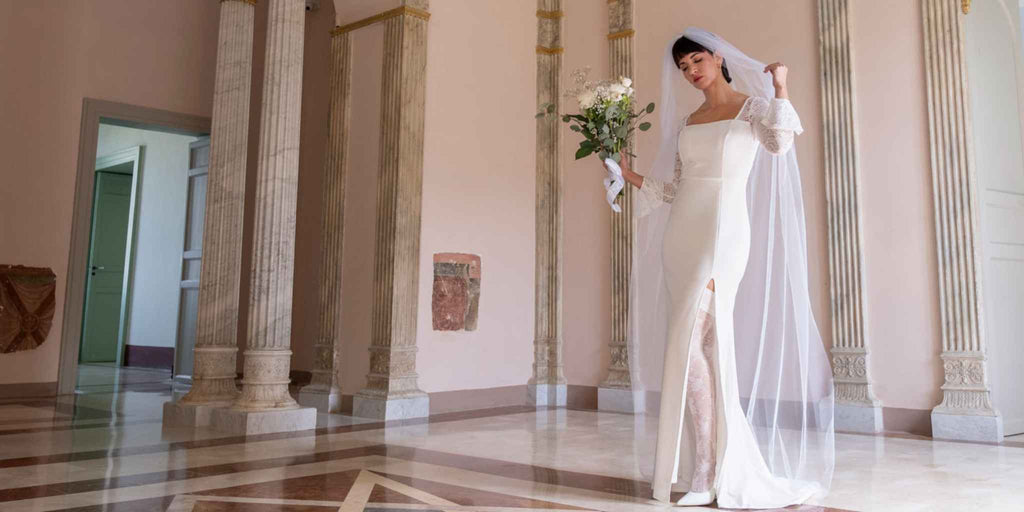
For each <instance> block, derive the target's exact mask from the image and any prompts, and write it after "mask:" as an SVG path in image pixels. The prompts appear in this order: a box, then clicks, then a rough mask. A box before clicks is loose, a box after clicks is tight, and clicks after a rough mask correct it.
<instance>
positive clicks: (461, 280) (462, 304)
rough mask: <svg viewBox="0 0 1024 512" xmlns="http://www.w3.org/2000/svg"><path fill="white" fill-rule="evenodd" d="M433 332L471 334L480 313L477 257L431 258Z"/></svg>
mask: <svg viewBox="0 0 1024 512" xmlns="http://www.w3.org/2000/svg"><path fill="white" fill-rule="evenodd" d="M432 305H433V326H434V330H435V331H475V330H476V324H477V317H478V315H479V312H480V256H477V255H475V254H459V253H441V254H435V255H434V295H433V300H432Z"/></svg>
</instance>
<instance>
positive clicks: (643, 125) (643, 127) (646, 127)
mask: <svg viewBox="0 0 1024 512" xmlns="http://www.w3.org/2000/svg"><path fill="white" fill-rule="evenodd" d="M637 128H639V129H640V131H642V132H646V131H647V130H649V129H650V128H651V123H640V126H637Z"/></svg>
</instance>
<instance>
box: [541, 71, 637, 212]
mask: <svg viewBox="0 0 1024 512" xmlns="http://www.w3.org/2000/svg"><path fill="white" fill-rule="evenodd" d="M589 72H590V68H583V69H578V70H576V71H573V73H572V78H573V81H574V82H575V83H576V86H577V87H576V88H574V89H570V90H569V91H567V92H566V96H569V97H574V98H575V99H576V101H577V103H578V104H579V109H580V111H579V114H563V115H562V121H563V122H565V123H568V124H569V129H570V130H572V131H574V132H576V133H579V134H580V135H582V136H583V140H582V141H580V146H579V149H577V150H576V159H577V160H579V159H581V158H584V157H586V156H588V155H591V154H594V153H596V154H597V157H598V158H600V159H601V161H602V162H604V164H605V168H607V169H608V177H607V178H605V179H604V187H605V190H606V192H607V193H606V197H607V199H608V204H609V205H610V206H611V207H612V210H614V211H615V212H620V211H622V208H620V207H619V205H617V204H615V199H616V198H617V197H618V196H619V194H620V193H621V192H622V190H623V188H625V180H623V178H622V169H621V168H620V167H619V161H620V159H621V155H620V152H621V151H622V150H623V149H627V148H628V147H629V141H630V139H631V138H632V136H633V133H634V132H635V131H636V130H640V131H642V132H643V131H647V130H648V129H650V127H651V123H649V122H640V121H642V120H643V118H644V117H646V116H647V115H648V114H650V113H651V112H654V103H650V104H648V105H647V107H645V108H644V109H643V110H641V111H640V112H639V113H637V112H635V111H634V101H635V97H634V95H633V87H632V85H633V81H632V80H630V79H629V78H627V77H620V78H619V79H618V80H601V81H598V82H591V81H588V80H587V74H589ZM542 108H543V109H544V110H543V111H542V112H541V113H539V114H537V117H538V118H540V117H544V116H547V115H553V114H554V113H555V105H554V104H550V103H549V104H547V105H544V106H543V107H542ZM627 152H628V149H627ZM627 154H629V155H630V156H635V155H633V154H632V153H627Z"/></svg>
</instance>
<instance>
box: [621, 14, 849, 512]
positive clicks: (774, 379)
mask: <svg viewBox="0 0 1024 512" xmlns="http://www.w3.org/2000/svg"><path fill="white" fill-rule="evenodd" d="M665 73H666V77H664V79H663V84H662V87H663V89H664V90H663V94H662V96H663V98H662V103H661V109H662V114H661V115H662V130H663V134H662V135H663V144H662V151H661V152H660V153H659V155H658V157H657V158H656V160H655V164H654V166H653V168H652V171H651V172H650V173H649V174H648V175H647V176H646V177H645V176H641V175H639V174H636V173H635V172H633V171H632V170H631V169H630V168H629V166H628V165H624V166H623V169H622V173H623V177H624V178H625V179H626V181H628V182H629V183H631V184H632V185H634V186H635V187H637V189H638V191H639V193H638V195H637V201H636V204H635V207H634V211H635V214H636V215H637V217H641V218H642V220H640V221H639V224H638V227H637V231H638V244H637V246H638V252H637V253H636V254H635V255H634V265H633V267H634V271H633V279H632V283H631V288H632V293H631V323H632V327H633V329H632V333H633V340H632V342H633V346H632V354H631V364H632V365H633V367H634V369H635V374H636V375H635V376H636V379H637V382H647V383H650V382H651V381H654V383H653V384H651V385H650V386H649V387H648V389H651V388H654V389H659V381H660V391H661V396H660V401H659V402H660V403H659V404H658V405H659V407H658V408H657V409H654V407H653V405H654V404H648V411H647V415H646V416H645V417H646V418H647V419H648V420H652V417H656V419H653V421H649V422H648V424H649V425H656V426H657V436H656V444H655V446H654V450H653V454H651V456H650V457H648V459H651V458H652V459H653V468H645V469H646V471H645V472H647V473H649V476H650V478H651V480H652V487H653V493H654V498H655V499H658V500H661V501H669V500H670V496H671V492H672V491H676V492H679V491H685V492H686V495H685V496H683V497H682V499H680V500H679V501H678V502H677V503H678V504H681V505H706V504H710V503H712V502H713V501H715V500H716V498H717V501H718V505H719V506H721V507H727V508H774V507H784V506H788V505H792V504H796V503H803V502H805V501H807V500H808V499H810V498H811V497H813V496H815V495H818V494H820V493H822V492H824V491H827V489H828V486H829V483H830V480H831V475H832V468H833V461H834V449H833V437H834V434H833V424H832V401H833V393H832V381H831V370H830V367H829V365H828V360H827V357H826V355H825V352H824V347H823V346H822V343H821V338H820V335H819V334H818V331H817V328H816V327H815V324H814V319H813V316H811V314H810V301H809V298H808V287H807V264H806V234H805V233H804V219H803V206H802V198H801V197H800V178H799V169H798V167H797V164H796V156H795V151H793V150H792V148H793V141H794V137H795V136H796V135H798V134H800V133H801V132H802V131H803V130H802V127H801V125H800V120H799V118H798V116H797V114H796V111H795V110H794V109H793V106H792V105H791V104H790V102H789V99H788V91H787V88H786V78H787V68H786V66H784V65H783V64H781V63H778V62H777V63H774V64H771V65H767V66H766V65H764V64H762V63H759V62H757V61H755V60H753V59H750V58H749V57H747V56H746V55H744V54H743V53H742V52H739V50H737V49H735V48H734V47H732V46H731V45H729V44H728V43H726V42H725V41H723V40H721V39H720V38H718V37H717V36H716V35H714V34H712V33H710V32H706V31H703V30H699V29H688V30H687V31H686V32H684V34H683V37H678V38H675V39H674V40H673V42H672V43H671V45H670V51H668V52H666V71H665ZM734 78H735V79H736V82H737V83H736V84H732V83H731V82H733V80H734ZM681 79H685V80H686V82H688V83H689V84H690V85H692V86H693V87H694V88H696V89H698V90H699V91H701V92H702V93H703V95H704V103H703V104H702V105H701V106H700V107H699V108H697V109H696V111H694V112H693V113H691V114H690V115H688V116H685V117H683V119H682V121H681V122H678V124H676V123H677V122H676V121H675V119H676V118H675V116H674V112H675V92H674V91H675V90H676V89H677V88H678V87H677V86H676V85H675V84H674V82H677V81H680V80H681ZM734 85H735V86H736V88H734V87H733V86H734ZM737 89H739V90H737ZM673 157H674V158H673ZM673 161H674V165H673V164H672V163H671V162H673ZM626 162H627V159H625V158H624V159H623V163H624V164H625V163H626ZM752 228H753V229H752ZM752 235H753V236H752ZM662 292H666V293H662ZM659 315H660V316H659ZM662 347H663V348H662ZM658 356H661V357H658ZM658 366H660V368H658ZM652 376H653V377H652ZM642 416H643V415H642ZM641 430H642V429H641ZM644 462H647V461H646V460H645V461H644Z"/></svg>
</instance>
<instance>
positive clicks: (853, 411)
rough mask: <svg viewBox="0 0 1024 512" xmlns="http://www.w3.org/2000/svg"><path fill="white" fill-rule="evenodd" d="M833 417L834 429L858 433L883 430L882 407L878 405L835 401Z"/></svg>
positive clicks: (874, 432)
mask: <svg viewBox="0 0 1024 512" xmlns="http://www.w3.org/2000/svg"><path fill="white" fill-rule="evenodd" d="M834 419H835V425H836V430H842V431H846V432H857V433H860V434H877V433H879V432H882V431H883V430H884V427H883V425H882V408H881V407H878V406H871V405H860V404H839V403H837V404H836V405H835V413H834Z"/></svg>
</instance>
